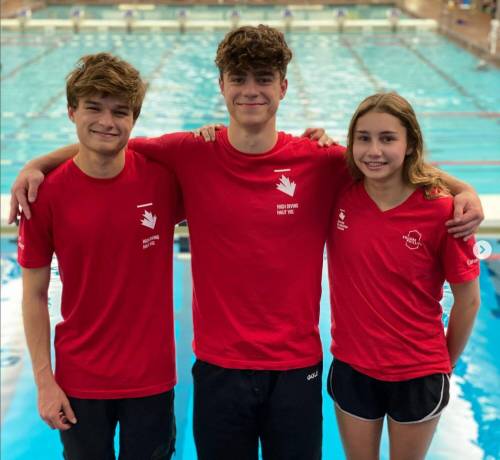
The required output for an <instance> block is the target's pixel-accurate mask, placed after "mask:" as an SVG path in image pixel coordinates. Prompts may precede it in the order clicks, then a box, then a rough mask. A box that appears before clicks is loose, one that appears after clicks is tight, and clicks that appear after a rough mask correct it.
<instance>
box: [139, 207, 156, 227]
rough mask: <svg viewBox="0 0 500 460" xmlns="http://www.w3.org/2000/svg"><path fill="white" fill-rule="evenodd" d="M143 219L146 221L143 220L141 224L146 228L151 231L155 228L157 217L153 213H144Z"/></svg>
mask: <svg viewBox="0 0 500 460" xmlns="http://www.w3.org/2000/svg"><path fill="white" fill-rule="evenodd" d="M142 217H144V219H142V220H141V224H142V225H144V227H148V228H151V229H153V228H155V225H156V216H155V215H154V214H153V213H152V212H149V211H144V214H143V215H142Z"/></svg>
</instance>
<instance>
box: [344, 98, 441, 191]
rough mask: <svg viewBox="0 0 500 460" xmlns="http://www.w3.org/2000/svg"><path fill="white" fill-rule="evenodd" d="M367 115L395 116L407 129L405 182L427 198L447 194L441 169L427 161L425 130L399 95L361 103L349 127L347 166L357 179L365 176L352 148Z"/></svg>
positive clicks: (404, 166) (410, 107)
mask: <svg viewBox="0 0 500 460" xmlns="http://www.w3.org/2000/svg"><path fill="white" fill-rule="evenodd" d="M368 112H376V113H387V114H389V115H392V116H394V117H396V118H397V119H398V120H399V121H400V122H401V124H402V125H403V126H404V127H405V128H406V141H407V145H408V152H409V154H408V155H406V156H405V159H404V163H403V180H404V181H405V182H406V183H407V184H412V185H415V186H417V187H422V188H423V189H424V191H425V196H426V198H428V199H432V198H436V197H437V196H440V195H443V194H447V193H448V192H449V191H448V188H447V186H446V185H445V183H444V182H443V180H442V179H441V176H440V173H439V170H438V169H437V168H436V167H434V166H432V165H430V164H429V163H426V162H425V154H424V140H423V137H422V130H421V129H420V125H419V123H418V120H417V116H416V115H415V112H414V111H413V108H412V106H411V105H410V103H409V102H408V101H407V100H406V99H405V98H404V97H402V96H400V95H399V94H397V93H394V92H391V93H377V94H373V95H372V96H368V97H367V98H366V99H364V100H363V101H362V102H361V104H359V106H358V108H357V109H356V112H354V115H353V117H352V119H351V123H350V124H349V132H348V134H347V164H348V166H349V169H350V171H351V174H352V175H353V177H354V179H355V180H361V179H362V178H363V177H364V176H363V173H362V172H361V171H360V170H359V169H358V167H357V166H356V164H355V163H354V158H353V154H352V149H353V145H354V135H355V131H356V124H357V122H358V120H359V118H360V117H362V116H363V115H365V114H367V113H368Z"/></svg>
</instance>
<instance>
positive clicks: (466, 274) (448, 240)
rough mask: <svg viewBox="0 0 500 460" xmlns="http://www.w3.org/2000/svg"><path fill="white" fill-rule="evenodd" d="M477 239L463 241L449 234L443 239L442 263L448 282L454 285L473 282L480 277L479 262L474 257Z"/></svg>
mask: <svg viewBox="0 0 500 460" xmlns="http://www.w3.org/2000/svg"><path fill="white" fill-rule="evenodd" d="M475 243H476V239H475V238H469V239H468V240H467V241H463V240H462V238H454V237H453V236H452V235H450V234H449V233H448V232H446V235H445V236H444V239H443V244H442V250H441V261H442V264H443V269H444V275H445V278H446V280H447V281H448V282H449V283H452V284H459V283H465V282H467V281H472V280H473V279H475V278H477V277H478V276H479V260H478V259H477V258H476V256H475V255H474V251H473V247H474V244H475Z"/></svg>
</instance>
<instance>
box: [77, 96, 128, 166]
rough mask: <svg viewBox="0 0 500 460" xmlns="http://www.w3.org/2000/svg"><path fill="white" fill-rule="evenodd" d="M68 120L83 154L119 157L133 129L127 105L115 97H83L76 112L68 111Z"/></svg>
mask: <svg viewBox="0 0 500 460" xmlns="http://www.w3.org/2000/svg"><path fill="white" fill-rule="evenodd" d="M68 116H69V118H70V119H71V120H72V121H73V122H74V123H75V125H76V131H77V135H78V139H79V141H80V152H82V153H83V152H89V153H90V152H91V153H95V154H98V155H104V156H107V157H110V156H115V155H118V154H119V153H120V152H121V151H122V149H123V148H124V147H125V145H126V144H127V142H128V139H129V137H130V133H131V131H132V128H133V127H134V117H133V113H132V109H131V108H130V106H129V104H128V103H127V102H126V101H125V100H123V99H121V98H117V97H115V96H102V95H90V96H87V97H82V98H80V99H79V100H78V105H77V107H76V108H73V107H68Z"/></svg>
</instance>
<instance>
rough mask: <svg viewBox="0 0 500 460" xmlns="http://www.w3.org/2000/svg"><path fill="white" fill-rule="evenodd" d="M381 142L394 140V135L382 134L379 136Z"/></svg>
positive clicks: (387, 142)
mask: <svg viewBox="0 0 500 460" xmlns="http://www.w3.org/2000/svg"><path fill="white" fill-rule="evenodd" d="M381 140H382V142H384V143H386V144H389V143H390V142H392V141H395V140H396V138H395V137H394V136H382V138H381Z"/></svg>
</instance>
